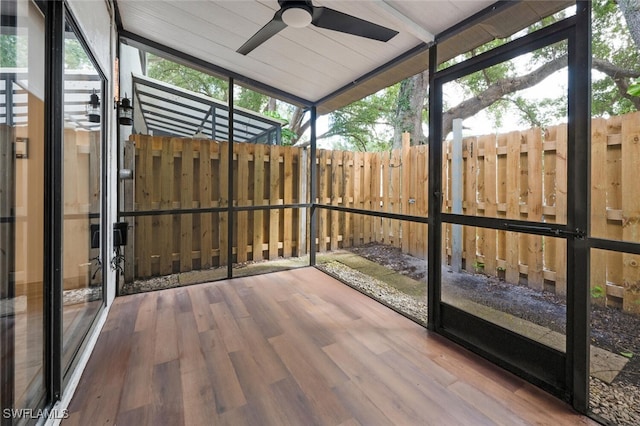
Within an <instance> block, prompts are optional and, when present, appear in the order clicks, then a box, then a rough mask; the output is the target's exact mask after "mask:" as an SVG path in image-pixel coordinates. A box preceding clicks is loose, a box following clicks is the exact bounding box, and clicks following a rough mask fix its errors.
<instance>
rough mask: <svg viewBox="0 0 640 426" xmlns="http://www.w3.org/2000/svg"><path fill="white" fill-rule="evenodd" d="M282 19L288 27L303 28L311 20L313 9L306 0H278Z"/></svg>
mask: <svg viewBox="0 0 640 426" xmlns="http://www.w3.org/2000/svg"><path fill="white" fill-rule="evenodd" d="M278 3H280V6H281V7H282V21H283V22H284V23H285V24H287V26H289V27H293V28H304V27H306V26H308V25H309V24H311V21H312V20H313V9H312V6H311V5H310V4H308V3H307V2H306V1H279V2H278Z"/></svg>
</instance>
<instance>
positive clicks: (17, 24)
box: [0, 1, 46, 425]
mask: <svg viewBox="0 0 640 426" xmlns="http://www.w3.org/2000/svg"><path fill="white" fill-rule="evenodd" d="M0 9H1V12H2V18H3V19H2V27H1V29H0V46H1V48H2V53H1V54H0V358H1V361H0V362H1V364H0V386H1V387H0V409H2V411H0V413H1V414H2V416H1V418H0V423H1V424H3V425H4V424H5V423H9V422H11V419H10V418H9V417H11V416H7V415H6V414H7V412H6V411H5V409H7V408H10V409H11V408H12V409H18V410H19V409H27V408H31V409H37V408H40V407H43V406H44V403H45V398H46V388H45V380H44V371H45V349H44V348H45V331H44V326H45V322H44V306H45V305H44V303H45V302H44V301H45V297H44V293H45V287H44V260H43V253H44V240H45V235H44V228H43V224H44V214H45V213H44V187H45V179H44V168H45V161H46V159H45V133H44V132H45V129H44V110H45V108H44V105H45V104H44V102H45V96H44V85H45V72H44V66H45V64H44V51H45V49H44V46H45V32H44V18H43V16H42V13H41V12H40V10H39V9H38V8H37V7H36V6H35V4H34V3H32V2H25V1H18V2H7V1H2V2H1V3H0ZM5 18H7V19H5Z"/></svg>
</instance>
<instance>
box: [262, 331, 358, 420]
mask: <svg viewBox="0 0 640 426" xmlns="http://www.w3.org/2000/svg"><path fill="white" fill-rule="evenodd" d="M269 341H270V342H271V344H272V345H273V347H274V348H275V350H276V352H277V353H278V355H279V356H280V358H281V359H282V362H283V363H284V364H285V365H286V367H287V369H288V370H289V371H290V372H291V375H292V376H293V378H294V379H295V380H296V382H297V383H298V385H299V386H300V387H301V388H302V389H304V393H305V395H306V396H307V397H308V399H309V404H310V406H311V407H312V409H313V413H314V416H315V417H317V418H318V419H320V420H321V422H322V424H338V423H342V422H343V421H346V420H347V419H348V418H349V417H351V415H350V413H349V412H348V411H347V410H346V409H345V408H344V406H343V405H342V404H341V402H340V400H339V399H338V398H337V397H336V395H335V394H333V393H332V392H331V387H332V384H331V383H329V381H328V379H329V378H328V377H326V376H325V375H324V374H323V371H324V370H323V369H322V368H321V365H318V364H316V363H315V362H314V360H318V359H319V357H318V356H315V357H311V358H310V357H307V356H305V355H304V354H303V353H301V352H300V351H299V350H298V348H297V347H296V346H295V345H291V342H290V340H289V339H288V338H287V336H278V337H274V338H271V339H270V340H269ZM345 379H346V377H345Z"/></svg>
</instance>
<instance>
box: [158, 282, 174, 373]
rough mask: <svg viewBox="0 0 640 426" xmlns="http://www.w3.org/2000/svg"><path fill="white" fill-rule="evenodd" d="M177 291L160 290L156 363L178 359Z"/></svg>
mask: <svg viewBox="0 0 640 426" xmlns="http://www.w3.org/2000/svg"><path fill="white" fill-rule="evenodd" d="M175 294H176V293H175V292H174V291H172V292H159V294H158V303H157V309H158V312H157V320H156V328H155V332H156V339H155V341H156V345H155V349H156V350H155V355H154V363H155V364H162V363H165V362H169V361H173V360H177V359H178V356H179V354H178V326H177V324H176V316H175V300H176V299H175Z"/></svg>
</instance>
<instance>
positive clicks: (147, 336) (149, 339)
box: [120, 329, 156, 411]
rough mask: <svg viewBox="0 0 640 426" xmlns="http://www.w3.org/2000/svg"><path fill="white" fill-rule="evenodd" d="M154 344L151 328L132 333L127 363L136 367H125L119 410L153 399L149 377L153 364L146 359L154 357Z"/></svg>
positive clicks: (153, 333) (134, 406) (133, 407)
mask: <svg viewBox="0 0 640 426" xmlns="http://www.w3.org/2000/svg"><path fill="white" fill-rule="evenodd" d="M155 346H156V333H155V332H154V330H153V329H149V330H143V331H140V332H137V333H134V334H133V336H132V339H131V352H130V354H129V359H128V364H130V365H135V366H136V368H132V369H127V372H126V375H125V379H124V383H123V389H122V397H121V398H120V410H121V411H129V410H133V409H136V408H140V407H143V406H145V405H147V404H149V403H151V402H152V401H153V399H152V395H153V394H152V388H151V383H152V381H151V379H152V377H153V365H154V364H152V363H151V362H148V360H150V359H153V358H154V353H155Z"/></svg>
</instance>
